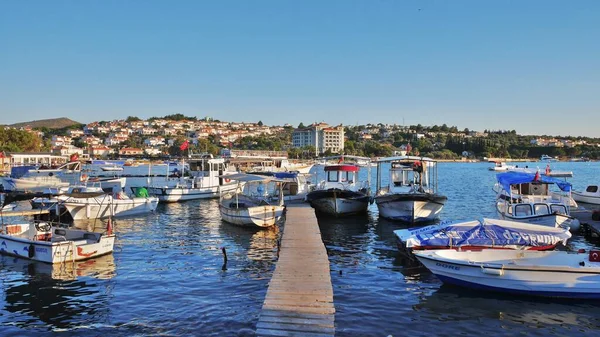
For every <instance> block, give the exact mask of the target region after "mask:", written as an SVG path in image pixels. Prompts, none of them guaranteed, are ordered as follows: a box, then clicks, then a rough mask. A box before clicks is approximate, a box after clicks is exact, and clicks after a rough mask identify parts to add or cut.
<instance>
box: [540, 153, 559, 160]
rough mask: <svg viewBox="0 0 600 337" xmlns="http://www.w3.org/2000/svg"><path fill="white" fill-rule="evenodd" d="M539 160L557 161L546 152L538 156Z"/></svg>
mask: <svg viewBox="0 0 600 337" xmlns="http://www.w3.org/2000/svg"><path fill="white" fill-rule="evenodd" d="M540 161H544V162H556V161H558V159H557V158H555V157H551V156H549V155H547V154H543V155H542V156H541V157H540Z"/></svg>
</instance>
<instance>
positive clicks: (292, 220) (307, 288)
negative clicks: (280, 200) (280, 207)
mask: <svg viewBox="0 0 600 337" xmlns="http://www.w3.org/2000/svg"><path fill="white" fill-rule="evenodd" d="M279 247H280V250H279V258H278V260H277V264H276V266H275V271H274V272H273V276H272V278H271V280H270V281H269V288H268V289H267V294H266V296H265V300H264V302H263V307H262V311H261V314H260V316H259V320H258V323H257V325H256V335H257V336H285V337H287V336H303V337H325V336H327V337H331V336H334V335H335V305H334V301H333V287H332V285H331V269H330V266H329V258H328V256H327V250H326V249H325V245H324V244H323V239H322V238H321V231H320V229H319V225H318V223H317V218H316V216H315V214H314V210H313V209H312V208H310V207H306V206H305V205H300V206H296V205H290V206H288V208H287V214H286V222H285V225H284V229H283V234H282V237H281V241H280V246H279ZM307 261H310V263H307Z"/></svg>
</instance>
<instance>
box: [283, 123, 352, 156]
mask: <svg viewBox="0 0 600 337" xmlns="http://www.w3.org/2000/svg"><path fill="white" fill-rule="evenodd" d="M292 146H293V147H304V146H314V147H315V152H316V153H315V154H316V155H319V154H323V153H325V152H326V151H327V150H329V151H330V152H332V153H342V152H343V151H344V127H343V126H342V125H341V124H340V125H338V126H333V127H332V126H329V124H327V123H314V124H312V125H310V126H308V127H306V128H298V129H296V130H294V132H293V133H292Z"/></svg>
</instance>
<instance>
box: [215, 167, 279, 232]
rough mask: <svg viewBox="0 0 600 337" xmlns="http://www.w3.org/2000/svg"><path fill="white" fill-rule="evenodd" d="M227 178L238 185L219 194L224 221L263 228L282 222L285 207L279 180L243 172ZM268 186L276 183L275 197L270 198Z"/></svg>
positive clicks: (220, 209)
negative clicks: (277, 190) (277, 187)
mask: <svg viewBox="0 0 600 337" xmlns="http://www.w3.org/2000/svg"><path fill="white" fill-rule="evenodd" d="M227 177H228V178H229V179H232V180H235V181H237V182H238V189H237V190H236V191H235V192H227V193H224V194H222V195H221V198H220V200H219V211H220V213H221V218H222V219H223V220H224V221H226V222H229V223H231V224H234V225H239V226H246V227H255V228H265V227H270V226H273V225H275V224H277V223H279V222H280V221H282V220H283V215H284V211H285V206H284V205H283V191H282V189H281V183H282V181H279V180H277V179H275V178H272V177H266V176H258V175H252V174H243V173H239V174H235V175H228V176H227ZM270 183H278V184H279V186H280V187H279V195H278V197H273V196H272V195H269V193H268V192H269V190H270V188H269V186H268V185H269V184H270ZM275 200H277V201H276V202H275Z"/></svg>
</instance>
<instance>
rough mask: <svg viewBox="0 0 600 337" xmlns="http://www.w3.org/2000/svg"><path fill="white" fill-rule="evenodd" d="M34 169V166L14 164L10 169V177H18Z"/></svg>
mask: <svg viewBox="0 0 600 337" xmlns="http://www.w3.org/2000/svg"><path fill="white" fill-rule="evenodd" d="M35 169H36V167H35V166H14V167H13V168H12V169H10V177H11V178H15V179H18V178H21V177H22V176H24V175H25V173H27V172H28V171H29V170H35Z"/></svg>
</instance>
